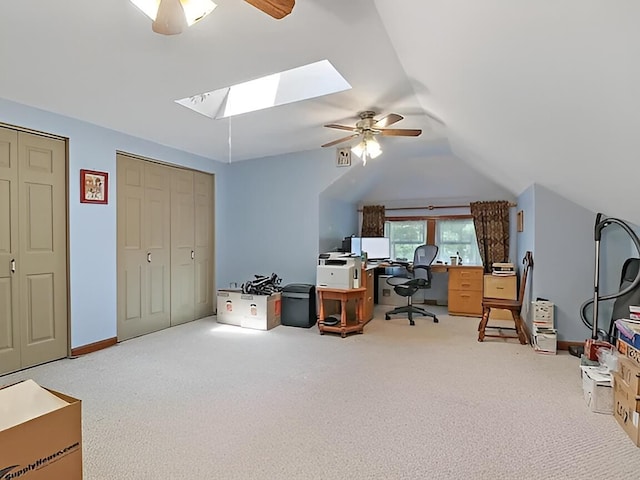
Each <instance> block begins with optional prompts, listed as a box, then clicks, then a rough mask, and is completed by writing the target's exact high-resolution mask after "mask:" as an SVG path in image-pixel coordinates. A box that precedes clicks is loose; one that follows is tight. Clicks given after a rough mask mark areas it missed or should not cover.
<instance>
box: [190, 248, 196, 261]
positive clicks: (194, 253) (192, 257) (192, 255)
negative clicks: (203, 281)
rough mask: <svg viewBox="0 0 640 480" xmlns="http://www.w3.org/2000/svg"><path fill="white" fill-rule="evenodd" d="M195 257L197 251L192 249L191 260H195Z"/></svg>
mask: <svg viewBox="0 0 640 480" xmlns="http://www.w3.org/2000/svg"><path fill="white" fill-rule="evenodd" d="M194 258H196V252H194V251H193V250H191V260H193V259H194Z"/></svg>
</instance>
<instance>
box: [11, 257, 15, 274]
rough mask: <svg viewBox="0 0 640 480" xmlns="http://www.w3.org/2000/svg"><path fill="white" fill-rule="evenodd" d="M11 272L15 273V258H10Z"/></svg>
mask: <svg viewBox="0 0 640 480" xmlns="http://www.w3.org/2000/svg"><path fill="white" fill-rule="evenodd" d="M11 273H16V260H15V258H13V259H11Z"/></svg>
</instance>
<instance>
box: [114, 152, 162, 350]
mask: <svg viewBox="0 0 640 480" xmlns="http://www.w3.org/2000/svg"><path fill="white" fill-rule="evenodd" d="M170 174H171V171H170V169H169V168H167V167H164V166H162V165H157V164H154V163H151V162H145V161H143V160H138V159H134V158H131V157H128V156H126V155H121V154H118V157H117V177H118V339H119V340H125V339H127V338H132V337H136V336H138V335H143V334H145V333H151V332H154V331H156V330H160V329H163V328H166V327H168V326H169V325H170V315H171V310H170V305H171V302H170V271H171V262H170V258H171V249H170V233H171V231H170V214H171V210H170V198H171V195H170V193H171V188H170V185H171V183H170V179H171V176H170Z"/></svg>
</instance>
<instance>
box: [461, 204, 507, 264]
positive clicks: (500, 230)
mask: <svg viewBox="0 0 640 480" xmlns="http://www.w3.org/2000/svg"><path fill="white" fill-rule="evenodd" d="M470 207H471V215H472V216H473V225H474V226H475V228H476V237H477V239H478V249H479V250H480V257H481V258H482V263H483V264H484V271H485V272H486V273H491V265H492V264H493V263H494V262H508V261H509V202H507V201H503V200H501V201H495V202H472V203H471V204H470Z"/></svg>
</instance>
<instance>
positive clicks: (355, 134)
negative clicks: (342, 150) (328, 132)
mask: <svg viewBox="0 0 640 480" xmlns="http://www.w3.org/2000/svg"><path fill="white" fill-rule="evenodd" d="M358 135H360V134H359V133H354V134H353V135H349V136H348V137H344V138H339V139H338V140H334V141H333V142H329V143H325V144H324V145H322V146H323V147H333V146H334V145H337V144H339V143H342V142H346V141H347V140H351V139H352V138H353V137H357V136H358Z"/></svg>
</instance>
